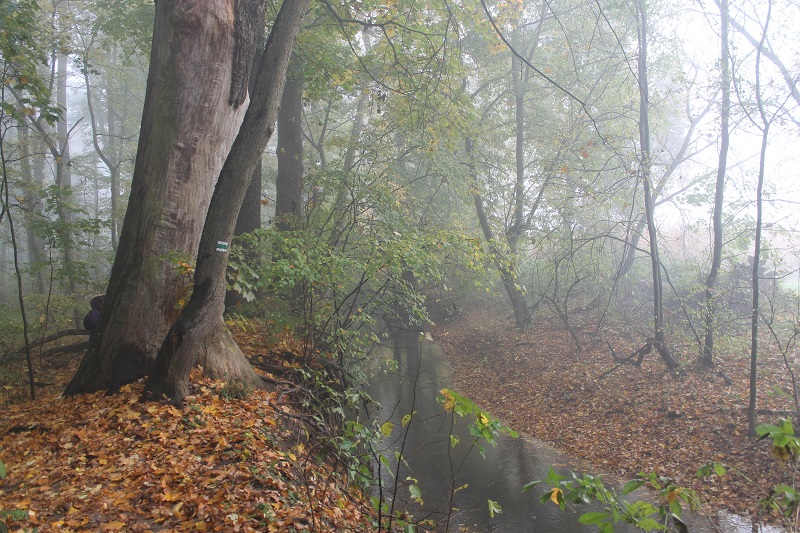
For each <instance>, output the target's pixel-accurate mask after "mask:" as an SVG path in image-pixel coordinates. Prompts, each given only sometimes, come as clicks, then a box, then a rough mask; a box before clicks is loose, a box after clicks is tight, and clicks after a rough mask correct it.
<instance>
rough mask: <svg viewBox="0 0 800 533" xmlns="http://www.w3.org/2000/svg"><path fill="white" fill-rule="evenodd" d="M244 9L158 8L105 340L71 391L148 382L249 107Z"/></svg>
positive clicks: (227, 1)
mask: <svg viewBox="0 0 800 533" xmlns="http://www.w3.org/2000/svg"><path fill="white" fill-rule="evenodd" d="M242 3H244V0H239V1H238V2H237V1H236V0H180V1H174V2H157V3H156V16H155V26H154V31H153V46H152V50H153V51H152V57H151V61H150V71H149V74H148V82H147V91H146V94H145V104H144V110H143V116H142V127H141V133H140V137H139V147H138V152H137V155H136V164H135V168H134V175H133V183H132V186H131V194H130V198H129V202H128V210H127V213H126V215H125V220H124V224H123V227H122V232H121V235H120V242H119V249H118V252H117V255H116V258H115V261H114V265H113V267H112V271H111V278H110V280H109V285H108V290H107V298H106V303H105V306H104V309H103V316H102V319H101V322H100V326H99V334H98V342H97V343H96V346H95V347H94V348H93V349H90V350H89V352H88V353H87V354H86V356H85V357H84V360H83V361H82V363H81V366H80V367H79V368H78V371H77V373H76V374H75V376H74V378H73V379H72V382H71V383H70V384H69V385H68V386H67V389H66V391H65V394H78V393H83V392H92V391H96V390H102V389H110V390H114V389H116V388H118V387H119V386H120V385H122V384H124V383H128V382H131V381H134V380H136V379H138V378H140V377H142V376H144V375H146V373H147V372H148V370H149V367H150V366H151V364H152V361H153V360H154V359H155V356H156V354H157V352H158V347H159V344H160V342H161V340H162V339H163V338H164V335H165V334H166V332H167V331H168V330H169V327H170V325H171V324H172V323H173V322H174V320H175V318H177V316H178V308H179V306H180V301H181V298H185V297H186V293H187V291H188V289H189V287H188V285H187V284H186V283H185V282H184V281H183V279H182V274H179V273H176V267H177V262H178V259H184V260H188V261H191V260H192V259H193V258H194V257H195V254H196V251H197V244H198V239H199V236H200V229H201V227H202V224H203V220H204V218H205V215H206V210H207V206H208V203H209V200H210V197H211V191H212V184H213V179H214V177H215V176H216V175H217V174H218V172H219V169H220V168H221V166H222V163H223V161H224V158H225V155H226V154H227V153H228V150H229V149H230V146H231V143H232V140H233V138H234V136H235V133H236V131H237V130H238V128H239V125H240V124H241V120H242V117H243V116H244V111H245V107H246V106H241V105H237V102H238V103H243V102H239V98H241V94H240V92H237V91H236V87H235V83H234V81H233V80H234V78H233V72H234V69H233V63H234V56H235V55H236V52H235V48H236V46H237V45H238V42H239V41H241V40H242V39H245V38H246V37H243V36H242V35H241V34H240V33H238V32H237V31H236V30H238V29H239V28H238V26H237V20H236V19H237V16H240V11H241V10H238V11H237V10H236V9H235V7H236V6H238V5H239V4H242ZM255 3H261V2H260V1H258V0H256V1H255ZM251 38H252V39H253V45H252V48H253V50H254V49H255V38H254V37H251ZM251 54H252V52H251ZM251 58H252V55H251V56H250V59H251ZM247 64H250V60H248V62H247ZM245 80H246V78H245ZM234 93H236V95H235V96H234Z"/></svg>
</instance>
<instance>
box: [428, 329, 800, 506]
mask: <svg viewBox="0 0 800 533" xmlns="http://www.w3.org/2000/svg"><path fill="white" fill-rule="evenodd" d="M582 329H583V333H581V334H580V340H581V343H582V345H583V346H582V348H583V349H582V350H581V351H580V352H579V351H578V350H576V345H575V343H574V342H573V341H572V340H571V338H570V336H569V334H568V332H567V331H566V329H565V328H564V327H563V326H562V325H561V322H560V321H559V320H558V318H557V317H552V318H550V319H548V318H546V317H544V316H539V317H537V320H536V323H535V324H534V325H532V326H531V327H530V328H528V329H526V330H524V331H522V330H518V329H516V328H515V327H514V325H513V318H507V317H500V318H499V319H498V316H497V314H494V315H493V316H488V314H486V313H478V314H472V315H470V316H467V317H464V318H461V319H459V320H457V321H455V322H452V323H449V324H446V325H443V326H441V327H437V328H436V329H434V331H433V336H434V338H435V340H436V341H437V343H438V344H439V345H440V346H441V347H442V349H443V350H444V352H445V356H446V358H447V360H448V362H449V364H450V366H451V367H452V371H453V378H454V380H455V384H456V388H457V390H458V391H459V392H460V393H461V394H463V395H465V396H467V397H469V398H471V399H472V400H474V401H475V402H477V403H478V404H480V405H482V406H483V407H484V408H486V409H487V410H488V411H489V412H491V413H492V414H493V415H494V416H497V417H498V418H500V419H501V420H502V421H503V422H504V423H505V424H506V425H508V426H510V427H511V428H513V429H515V430H517V431H519V432H520V433H522V434H524V435H528V436H532V437H535V438H538V439H540V440H542V441H545V442H547V443H549V444H550V445H552V446H554V447H556V448H558V449H559V450H561V451H563V452H565V453H566V454H568V455H570V456H573V457H576V458H580V459H583V460H585V461H588V462H589V463H590V464H591V465H593V466H594V467H595V468H596V469H597V472H602V473H606V474H610V475H612V476H616V477H621V478H623V479H632V478H633V477H635V476H636V474H637V473H638V472H647V473H649V472H655V473H657V474H658V475H663V476H667V477H669V478H671V479H673V480H674V481H676V482H677V483H678V484H679V485H681V486H685V487H690V488H692V489H694V490H695V491H696V492H697V494H698V496H699V497H700V500H701V501H702V503H703V504H704V508H705V509H706V510H707V511H708V510H723V509H724V510H728V511H730V512H733V513H737V514H740V515H751V516H754V515H756V514H757V507H758V505H757V502H758V500H760V499H762V498H764V497H766V496H767V494H768V492H769V490H770V488H771V487H773V486H774V485H776V484H777V483H781V482H785V483H788V484H789V485H791V484H792V469H791V467H790V465H789V464H788V463H781V462H779V461H777V460H776V459H775V458H774V457H773V456H772V454H771V443H770V442H768V441H767V440H762V441H757V440H754V439H751V438H749V437H748V436H747V405H748V380H749V377H748V376H749V366H748V365H749V352H747V353H743V352H741V351H740V352H738V353H725V354H721V355H720V356H718V358H717V361H716V362H717V365H718V367H717V369H715V370H701V369H698V368H697V367H696V365H695V359H696V356H695V355H693V354H690V353H685V354H678V353H676V354H675V355H676V356H677V357H678V358H679V361H680V362H681V363H682V365H683V366H682V371H681V372H680V373H675V372H670V371H668V370H667V368H666V366H665V365H664V363H663V362H662V361H661V359H660V357H659V355H658V354H657V353H652V354H649V355H647V356H646V357H645V359H644V361H643V364H642V365H641V367H636V366H633V365H631V364H624V365H621V366H618V367H617V362H615V360H614V358H613V356H612V353H611V351H610V349H609V346H608V344H607V343H606V340H608V341H610V342H611V344H612V345H614V350H615V352H616V353H617V354H618V355H619V356H620V357H624V356H626V355H629V354H631V353H633V352H634V351H635V350H636V349H638V348H639V347H640V346H641V345H642V344H643V343H644V342H645V339H635V338H633V336H632V335H630V334H629V333H627V332H626V329H627V328H624V327H620V328H619V329H618V330H617V331H614V329H613V328H604V329H603V332H602V337H601V336H600V335H599V334H598V333H597V331H596V330H594V332H593V333H592V329H591V328H589V327H586V328H582ZM636 342H638V343H639V344H636ZM764 351H766V348H765V349H764ZM759 364H760V372H759V376H760V378H759V384H758V386H759V391H760V394H759V397H758V407H759V409H772V410H776V411H777V410H781V409H791V407H790V406H789V402H788V401H787V399H786V398H785V397H782V395H781V394H771V393H770V392H773V391H776V390H777V389H776V387H779V388H780V389H781V390H782V391H784V392H790V391H791V389H790V388H789V387H790V381H789V379H788V376H787V374H788V373H787V371H786V369H785V367H784V363H783V359H782V358H780V357H776V356H774V355H768V354H764V355H762V356H761V358H760V360H759ZM717 370H721V371H723V372H724V373H725V374H726V375H727V376H728V377H729V378H730V379H731V380H732V382H733V384H732V385H726V383H725V381H724V379H723V378H722V377H721V376H720V374H719V373H718V372H717ZM777 418H778V416H777V415H774V416H769V415H762V416H761V417H760V422H761V423H764V422H774V421H775V420H776V419H777ZM710 462H717V463H722V464H724V465H726V466H727V467H728V468H729V469H730V471H729V472H728V474H727V475H725V476H723V477H722V478H719V477H717V476H716V475H714V476H711V477H704V478H698V477H697V476H696V472H697V470H698V468H699V467H700V466H701V465H704V464H707V463H710ZM597 472H595V473H597ZM713 514H714V513H712V515H713ZM765 518H766V517H765ZM776 520H777V517H775V516H772V517H771V520H769V521H776Z"/></svg>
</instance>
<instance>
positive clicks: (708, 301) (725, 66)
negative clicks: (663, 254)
mask: <svg viewBox="0 0 800 533" xmlns="http://www.w3.org/2000/svg"><path fill="white" fill-rule="evenodd" d="M719 12H720V19H721V27H720V41H721V50H720V86H721V89H722V108H721V109H720V146H719V164H718V165H717V182H716V189H715V191H714V218H713V226H714V243H713V246H712V252H711V268H710V269H709V271H708V276H707V277H706V284H705V285H706V287H705V293H704V296H705V317H704V318H705V340H704V342H703V351H702V354H701V355H700V364H701V365H703V366H705V367H712V366H714V315H715V307H716V295H715V289H716V285H717V276H718V274H719V267H720V265H721V264H722V207H723V200H724V193H725V172H726V171H727V167H728V164H727V162H728V144H729V130H730V114H731V75H730V59H729V54H728V32H729V30H728V26H729V24H728V23H729V15H728V0H722V1H721V4H720V8H719Z"/></svg>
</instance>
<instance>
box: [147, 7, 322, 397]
mask: <svg viewBox="0 0 800 533" xmlns="http://www.w3.org/2000/svg"><path fill="white" fill-rule="evenodd" d="M308 2H309V0H285V1H284V3H283V5H282V6H281V9H280V12H279V13H278V17H277V19H276V20H275V24H274V25H273V28H272V31H271V32H270V36H269V39H268V41H267V45H266V48H265V51H264V57H263V59H262V61H261V67H260V69H259V73H258V77H257V79H256V86H255V90H254V93H253V95H252V101H251V105H250V108H249V109H248V111H247V114H246V115H245V118H244V122H243V124H242V128H241V130H240V131H239V134H238V135H237V136H236V140H235V141H234V143H233V147H232V148H231V151H230V154H229V155H228V157H227V159H226V160H225V165H224V166H223V168H222V171H221V172H220V175H219V179H218V180H217V185H216V187H215V189H214V195H213V197H212V199H211V205H210V206H209V209H208V215H207V217H206V222H205V226H204V227H203V234H202V237H201V239H200V246H199V249H198V254H197V269H196V270H195V278H194V290H193V291H192V296H191V299H190V300H189V303H188V304H187V306H186V308H185V309H184V310H183V311H182V312H181V314H180V317H179V318H178V320H177V321H175V323H174V324H173V325H172V327H171V328H170V330H169V332H168V333H167V335H166V337H165V338H164V342H163V343H162V345H161V349H160V350H159V353H158V358H157V359H156V363H155V366H154V368H153V372H152V373H151V374H150V377H149V379H148V380H147V383H146V386H145V392H144V397H145V398H161V397H168V398H170V399H171V400H172V401H175V402H180V401H181V400H182V399H183V397H184V396H186V394H188V393H189V390H190V387H191V385H190V382H189V372H190V371H191V369H192V368H194V367H195V366H196V365H197V364H201V365H203V366H204V371H205V373H206V374H207V375H210V376H211V377H216V378H226V379H228V380H231V379H238V380H241V381H242V382H244V383H248V384H252V385H255V386H259V385H261V384H262V381H261V379H260V378H259V377H258V376H257V375H256V374H255V372H254V371H253V370H252V368H251V367H250V366H249V365H248V364H247V361H246V360H245V359H244V356H243V354H242V352H241V351H240V350H239V349H238V348H237V347H236V345H235V344H234V343H232V342H228V340H229V336H228V333H227V330H226V329H225V326H224V323H223V322H222V309H223V299H224V296H225V268H226V266H227V262H228V255H227V253H226V251H225V246H226V244H227V242H228V241H229V240H230V237H231V234H232V233H233V228H234V225H235V223H236V218H237V215H238V212H239V208H240V206H241V204H242V199H243V198H244V195H245V191H246V190H247V187H248V185H249V181H250V180H249V177H250V176H251V175H252V172H253V169H254V168H255V166H256V163H257V162H258V159H259V158H260V156H261V153H262V152H263V151H264V148H265V147H266V145H267V142H269V138H270V137H271V135H272V131H273V128H274V123H275V119H276V117H277V114H278V106H279V104H280V98H281V93H282V91H283V86H284V83H285V80H286V69H287V66H288V63H289V57H290V55H291V52H292V48H293V47H294V41H295V37H296V35H297V31H298V29H299V26H300V22H301V21H302V18H303V15H304V14H305V11H306V9H307V7H308ZM216 335H219V339H220V341H221V342H217V341H216V340H215V336H216ZM209 339H211V340H214V342H213V343H212V342H210V340H209ZM201 347H205V348H206V350H205V351H204V353H200V352H199V351H198V348H201ZM212 348H213V349H212ZM223 369H224V370H223ZM220 372H222V373H220Z"/></svg>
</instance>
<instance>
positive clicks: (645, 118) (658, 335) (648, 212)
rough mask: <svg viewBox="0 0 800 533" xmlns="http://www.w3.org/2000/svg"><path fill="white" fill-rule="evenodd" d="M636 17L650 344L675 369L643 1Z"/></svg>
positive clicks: (676, 365)
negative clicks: (667, 321) (656, 197)
mask: <svg viewBox="0 0 800 533" xmlns="http://www.w3.org/2000/svg"><path fill="white" fill-rule="evenodd" d="M637 11H638V15H639V59H638V74H639V143H640V149H641V153H642V155H641V161H640V163H639V164H640V170H641V173H642V183H643V186H644V211H645V217H646V218H647V234H648V237H649V240H650V265H651V268H652V271H653V338H652V339H651V340H650V342H651V343H652V344H653V345H654V347H655V348H656V350H658V353H659V355H661V359H662V360H663V361H664V363H665V364H666V365H667V368H669V369H674V368H677V367H678V366H679V365H678V362H677V361H675V359H674V358H673V357H672V353H671V352H670V350H669V348H668V347H667V344H666V339H665V336H664V311H663V309H664V308H663V301H662V299H663V284H662V281H661V264H660V263H661V262H660V259H659V255H658V235H657V231H656V227H655V217H654V213H653V211H654V206H653V196H652V191H651V183H650V167H651V164H652V161H651V159H650V116H649V112H648V106H649V96H648V93H649V89H648V81H647V31H648V29H647V8H646V6H645V0H637Z"/></svg>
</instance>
